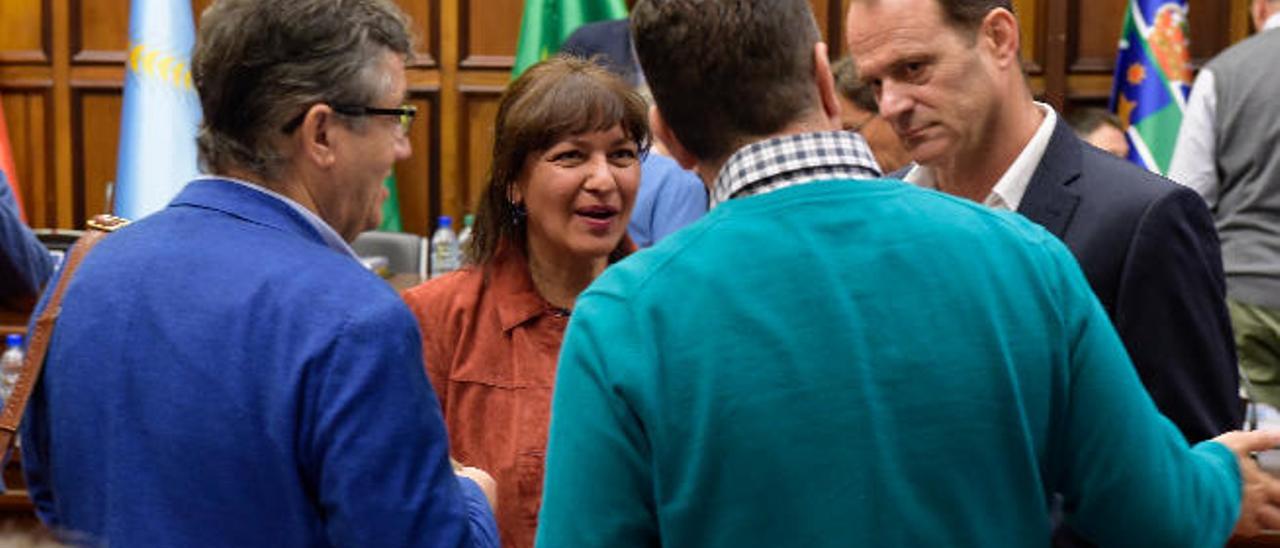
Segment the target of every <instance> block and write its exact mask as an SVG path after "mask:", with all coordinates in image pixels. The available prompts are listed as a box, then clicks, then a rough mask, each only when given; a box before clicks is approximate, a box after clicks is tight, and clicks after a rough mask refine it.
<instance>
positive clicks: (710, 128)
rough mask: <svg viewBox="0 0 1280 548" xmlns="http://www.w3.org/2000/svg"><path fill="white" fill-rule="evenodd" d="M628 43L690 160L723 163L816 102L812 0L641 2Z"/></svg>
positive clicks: (800, 115) (816, 38)
mask: <svg viewBox="0 0 1280 548" xmlns="http://www.w3.org/2000/svg"><path fill="white" fill-rule="evenodd" d="M631 36H632V39H633V41H634V43H635V47H636V54H637V56H638V57H639V58H640V65H641V67H643V69H644V74H645V79H646V81H648V83H649V88H650V89H651V90H652V92H653V97H654V101H655V102H656V103H657V105H658V108H660V109H661V110H662V114H663V118H664V120H665V121H666V122H667V124H668V125H669V126H670V127H671V130H672V131H673V132H674V133H675V134H676V136H677V137H678V138H679V139H680V143H681V144H682V145H684V148H686V149H688V151H689V152H690V153H692V154H693V155H695V156H697V157H698V158H700V159H703V160H713V161H715V160H723V159H725V158H727V157H728V156H729V155H730V154H731V153H733V152H734V151H735V150H737V148H738V147H740V146H742V145H743V144H745V143H746V142H747V141H748V140H749V139H750V138H752V137H761V136H766V135H770V134H772V133H775V132H777V131H778V130H780V129H782V128H784V127H786V126H787V125H788V124H790V123H792V122H794V121H796V120H799V119H801V118H803V117H804V116H806V115H808V114H809V113H810V111H811V110H812V109H813V108H816V106H817V105H818V104H819V99H818V93H817V88H816V86H814V85H813V70H814V64H813V45H814V44H815V43H817V42H818V41H819V40H821V38H822V37H821V35H820V34H819V32H818V26H817V23H816V22H815V21H814V19H813V14H812V13H811V12H810V10H809V3H808V2H807V1H806V0H640V1H639V2H637V3H636V5H635V9H634V10H633V11H632V13H631Z"/></svg>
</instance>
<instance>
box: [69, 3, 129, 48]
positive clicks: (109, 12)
mask: <svg viewBox="0 0 1280 548" xmlns="http://www.w3.org/2000/svg"><path fill="white" fill-rule="evenodd" d="M72 2H73V4H74V5H73V6H72V11H71V13H72V20H71V29H70V30H71V55H72V60H73V61H74V62H77V63H123V62H124V59H125V48H126V47H127V46H128V43H129V0H72Z"/></svg>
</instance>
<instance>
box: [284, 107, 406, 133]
mask: <svg viewBox="0 0 1280 548" xmlns="http://www.w3.org/2000/svg"><path fill="white" fill-rule="evenodd" d="M330 108H332V109H333V111H334V112H336V113H338V114H341V115H343V116H396V117H398V118H399V119H400V133H401V134H402V135H408V134H409V128H410V127H412V126H413V119H414V117H415V116H417V115H418V107H415V106H413V105H401V106H400V107H399V108H377V107H366V106H361V105H330ZM309 110H311V109H310V107H308V108H307V110H304V111H302V113H300V114H298V115H297V116H295V117H294V118H293V119H292V120H289V123H287V124H285V125H284V127H282V128H280V130H281V131H283V132H285V133H293V130H295V129H298V126H301V125H302V120H303V119H305V118H306V117H307V112H308V111H309Z"/></svg>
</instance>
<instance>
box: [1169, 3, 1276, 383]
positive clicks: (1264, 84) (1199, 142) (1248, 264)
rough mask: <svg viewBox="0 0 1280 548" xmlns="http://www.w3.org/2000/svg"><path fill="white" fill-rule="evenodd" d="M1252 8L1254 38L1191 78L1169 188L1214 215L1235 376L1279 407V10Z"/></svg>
mask: <svg viewBox="0 0 1280 548" xmlns="http://www.w3.org/2000/svg"><path fill="white" fill-rule="evenodd" d="M1251 8H1252V9H1251V13H1252V16H1253V25H1254V28H1257V29H1259V33H1258V34H1257V35H1255V36H1253V37H1251V38H1249V39H1248V40H1245V41H1243V42H1240V43H1239V44H1236V45H1234V46H1232V47H1231V48H1229V49H1227V50H1226V51H1224V52H1222V53H1220V54H1218V56H1217V57H1215V58H1213V59H1212V60H1211V61H1209V63H1208V64H1206V65H1205V67H1204V69H1202V70H1201V71H1200V73H1199V74H1198V75H1196V81H1195V84H1194V85H1193V86H1192V88H1191V97H1190V99H1188V101H1187V110H1186V116H1185V117H1184V118H1183V121H1182V129H1181V130H1180V131H1179V133H1178V143H1177V146H1176V147H1175V148H1174V151H1173V160H1172V162H1171V164H1170V166H1169V178H1171V179H1173V180H1175V181H1178V182H1179V183H1182V184H1184V185H1187V186H1189V187H1191V188H1192V189H1195V191H1196V192H1198V193H1200V195H1201V196H1202V197H1203V198H1204V199H1205V201H1206V202H1207V203H1208V205H1209V208H1210V209H1211V210H1212V211H1213V216H1214V221H1215V224H1216V226H1217V229H1218V235H1219V237H1220V238H1221V239H1222V260H1223V262H1224V263H1225V268H1226V273H1227V297H1228V301H1227V302H1228V306H1229V308H1230V310H1231V323H1232V326H1233V327H1234V328H1235V341H1236V348H1237V350H1238V351H1239V354H1240V367H1241V369H1242V370H1243V371H1244V374H1245V375H1246V376H1247V377H1248V379H1249V383H1248V385H1247V386H1248V389H1249V391H1250V394H1251V397H1252V398H1253V399H1255V400H1257V401H1261V402H1263V403H1266V404H1268V405H1271V406H1273V407H1280V224H1278V223H1277V219H1280V100H1277V93H1276V90H1280V66H1277V63H1276V57H1277V55H1280V31H1277V29H1280V0H1253V3H1252V4H1251Z"/></svg>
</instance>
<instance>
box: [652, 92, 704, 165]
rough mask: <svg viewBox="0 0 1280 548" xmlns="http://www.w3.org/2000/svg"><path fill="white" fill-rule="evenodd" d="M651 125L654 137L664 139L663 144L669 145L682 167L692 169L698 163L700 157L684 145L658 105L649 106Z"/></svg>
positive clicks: (671, 152) (668, 147)
mask: <svg viewBox="0 0 1280 548" xmlns="http://www.w3.org/2000/svg"><path fill="white" fill-rule="evenodd" d="M649 127H650V129H652V131H653V136H654V138H656V139H658V140H659V141H662V146H665V147H667V152H668V153H670V154H671V158H672V159H674V160H675V161H676V163H678V164H680V167H682V168H685V169H688V170H692V169H693V168H694V166H696V165H698V157H697V156H694V155H693V153H691V152H689V149H687V148H685V147H684V143H681V142H680V139H679V138H678V137H676V134H675V132H674V131H671V126H668V125H667V120H666V119H665V118H663V117H662V111H661V110H659V109H658V106H657V105H654V106H651V107H649Z"/></svg>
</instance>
